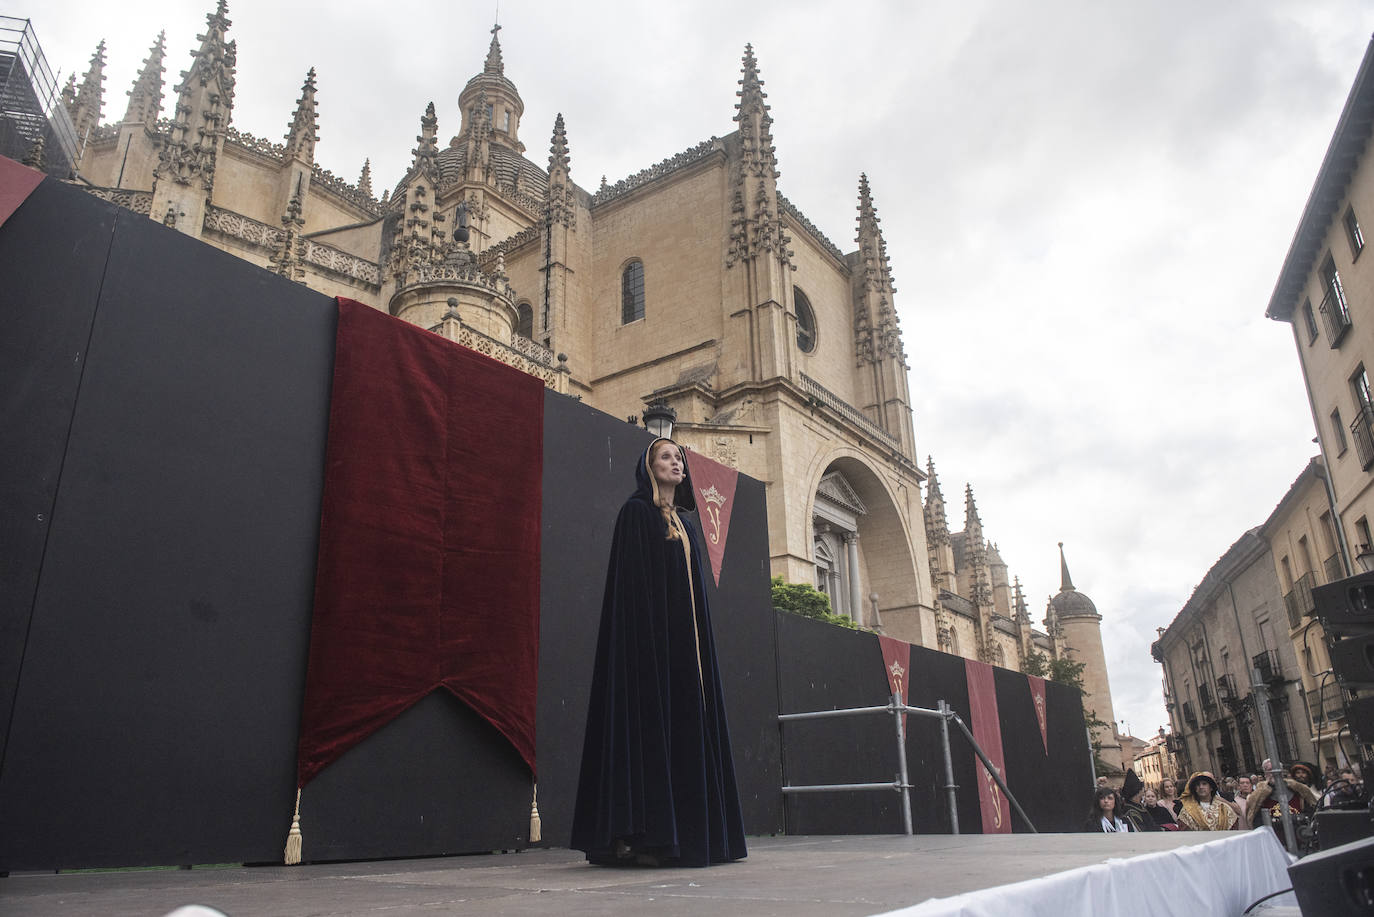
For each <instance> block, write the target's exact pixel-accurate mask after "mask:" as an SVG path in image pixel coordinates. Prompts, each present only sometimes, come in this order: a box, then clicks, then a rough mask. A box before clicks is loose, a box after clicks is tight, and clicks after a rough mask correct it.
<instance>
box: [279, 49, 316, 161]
mask: <svg viewBox="0 0 1374 917" xmlns="http://www.w3.org/2000/svg"><path fill="white" fill-rule="evenodd" d="M316 91H317V88H316V86H315V68H314V67H311V68H310V72H309V73H307V74H306V75H305V83H304V84H303V85H302V86H301V97H300V98H299V99H297V100H296V112H295V114H294V115H292V117H291V126H290V128H289V129H288V130H287V132H286V155H287V156H288V157H297V158H300V159H302V160H304V161H306V162H309V163H313V162H314V161H315V144H316V142H318V141H319V139H320V137H319V134H318V133H316V132H317V131H318V130H319V114H318V112H317V111H316V110H315V93H316Z"/></svg>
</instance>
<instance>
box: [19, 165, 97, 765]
mask: <svg viewBox="0 0 1374 917" xmlns="http://www.w3.org/2000/svg"><path fill="white" fill-rule="evenodd" d="M73 196H74V192H73V191H72V190H71V189H67V188H64V187H63V186H61V185H58V184H56V183H54V182H50V181H45V182H43V183H42V184H40V185H39V186H38V187H37V188H36V189H34V192H33V194H32V195H31V196H30V197H29V200H28V202H27V203H26V204H25V205H24V206H22V207H20V208H19V209H18V210H17V211H15V213H14V214H13V215H12V216H11V217H10V219H9V220H8V221H6V223H5V225H4V226H0V265H5V266H6V268H5V270H4V271H3V272H2V273H0V284H3V293H0V323H3V327H4V329H5V330H4V333H3V334H0V456H4V459H3V461H0V507H2V508H3V512H0V558H4V560H3V561H0V763H3V761H4V758H5V745H6V740H7V738H8V735H9V724H10V712H11V710H12V709H13V703H14V692H15V688H16V687H17V685H18V681H19V669H20V660H21V659H23V655H24V644H25V641H26V639H27V637H28V630H29V618H30V615H31V613H32V610H33V596H34V590H35V588H36V587H37V585H38V571H39V567H40V565H41V563H42V559H43V548H44V546H45V545H46V543H47V539H48V534H49V531H50V526H51V524H52V511H53V500H54V498H55V497H56V494H57V479H58V474H59V472H60V471H61V468H62V457H63V456H64V455H65V454H66V451H67V431H68V428H69V427H70V426H71V421H72V411H73V409H74V407H75V405H76V394H77V389H78V387H79V385H80V383H81V373H82V370H83V369H84V368H85V366H86V343H87V341H88V340H89V338H90V335H91V323H92V322H93V320H94V316H95V305H96V299H97V298H98V296H99V294H100V282H101V274H102V272H103V271H104V268H105V253H106V252H107V251H108V249H109V247H110V237H111V234H112V232H113V231H114V223H115V213H114V210H113V209H112V208H108V207H104V208H101V207H89V206H88V207H86V208H85V210H84V212H83V217H84V218H83V219H81V220H79V221H73V220H70V219H68V218H67V216H66V214H64V213H63V212H62V211H61V204H60V203H59V201H64V200H68V199H70V198H71V197H73ZM67 252H76V253H77V255H78V257H76V258H67V257H61V256H59V253H62V254H65V253H67ZM15 265H23V270H16V269H14V268H13V267H10V266H15Z"/></svg>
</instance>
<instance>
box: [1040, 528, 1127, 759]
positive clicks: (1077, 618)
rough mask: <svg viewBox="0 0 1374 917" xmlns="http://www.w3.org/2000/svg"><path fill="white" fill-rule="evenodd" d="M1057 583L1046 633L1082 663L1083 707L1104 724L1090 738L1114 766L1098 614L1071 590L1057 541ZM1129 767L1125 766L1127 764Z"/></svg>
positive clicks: (1115, 743) (1117, 743)
mask: <svg viewBox="0 0 1374 917" xmlns="http://www.w3.org/2000/svg"><path fill="white" fill-rule="evenodd" d="M1059 567H1060V574H1061V577H1062V579H1061V583H1060V586H1059V592H1058V593H1057V594H1056V595H1055V596H1054V597H1053V598H1052V599H1050V604H1049V614H1048V617H1049V619H1050V622H1051V623H1050V632H1051V634H1054V635H1055V636H1056V637H1057V639H1056V641H1055V642H1056V644H1060V643H1061V641H1062V645H1063V648H1064V649H1063V651H1064V653H1066V654H1067V655H1068V656H1069V657H1070V658H1072V659H1073V660H1074V661H1076V662H1081V663H1083V688H1084V690H1085V691H1086V692H1087V694H1086V696H1085V697H1084V698H1083V709H1084V710H1085V711H1089V712H1091V713H1094V714H1096V716H1097V718H1098V719H1099V720H1101V721H1102V722H1104V723H1105V724H1106V725H1105V726H1100V727H1098V729H1097V731H1096V732H1095V733H1094V738H1095V739H1096V740H1097V741H1098V742H1099V743H1100V744H1101V746H1102V755H1101V757H1102V760H1103V761H1105V762H1107V763H1108V764H1112V765H1115V764H1116V763H1117V762H1118V761H1121V740H1120V739H1119V738H1118V737H1117V734H1116V713H1115V711H1114V710H1113V709H1112V689H1111V685H1110V684H1108V682H1107V657H1106V654H1104V653H1103V652H1102V615H1100V614H1098V612H1097V606H1096V605H1094V604H1093V600H1092V599H1090V598H1088V597H1087V596H1086V595H1084V594H1083V593H1081V592H1079V591H1078V590H1076V589H1074V587H1073V578H1072V577H1070V576H1069V564H1068V561H1067V560H1065V559H1064V543H1063V542H1062V541H1061V542H1060V543H1059ZM1127 766H1129V765H1127Z"/></svg>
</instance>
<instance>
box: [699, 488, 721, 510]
mask: <svg viewBox="0 0 1374 917" xmlns="http://www.w3.org/2000/svg"><path fill="white" fill-rule="evenodd" d="M701 499H703V500H705V501H706V502H707V503H714V504H715V505H716V506H724V505H725V494H723V493H721V492H720V491H718V490H716V485H714V484H712V485H711V486H710V487H708V488H706V489H705V490H703V491H702V492H701Z"/></svg>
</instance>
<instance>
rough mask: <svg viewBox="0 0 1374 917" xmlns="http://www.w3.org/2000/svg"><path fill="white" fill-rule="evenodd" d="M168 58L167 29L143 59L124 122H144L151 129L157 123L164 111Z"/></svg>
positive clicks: (160, 34) (131, 91) (130, 94)
mask: <svg viewBox="0 0 1374 917" xmlns="http://www.w3.org/2000/svg"><path fill="white" fill-rule="evenodd" d="M166 58H167V30H166V29H163V30H162V31H161V32H159V33H158V35H157V41H155V42H153V46H152V47H151V48H149V49H148V56H147V57H146V58H144V60H143V68H142V69H141V70H139V72H138V78H137V79H135V80H134V86H133V88H132V89H130V90H129V107H128V108H127V109H125V111H124V123H126V124H128V123H130V122H135V123H136V122H142V123H143V124H145V125H146V126H147V127H149V128H150V129H151V128H152V127H153V126H154V125H155V124H157V118H158V115H160V114H161V113H162V74H163V72H164V71H165V69H166V68H165V67H163V61H165V60H166Z"/></svg>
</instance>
